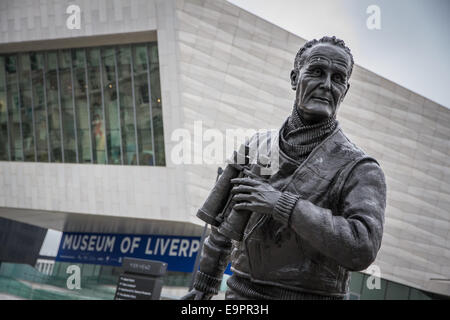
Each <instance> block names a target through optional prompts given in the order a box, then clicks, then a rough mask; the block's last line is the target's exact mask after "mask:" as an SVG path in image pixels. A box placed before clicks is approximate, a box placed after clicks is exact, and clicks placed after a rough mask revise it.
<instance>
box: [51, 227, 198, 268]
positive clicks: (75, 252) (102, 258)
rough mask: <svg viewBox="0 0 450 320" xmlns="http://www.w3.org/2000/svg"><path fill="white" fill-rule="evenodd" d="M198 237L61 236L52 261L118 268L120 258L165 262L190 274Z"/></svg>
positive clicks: (96, 234) (101, 234)
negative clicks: (56, 252) (55, 255)
mask: <svg viewBox="0 0 450 320" xmlns="http://www.w3.org/2000/svg"><path fill="white" fill-rule="evenodd" d="M199 247H200V237H184V236H162V235H136V234H107V233H75V232H64V233H63V236H62V238H61V243H60V244H59V250H58V255H57V257H56V259H55V260H56V261H64V262H74V263H91V264H102V265H110V266H121V265H122V260H123V258H124V257H130V258H140V259H148V260H158V261H163V262H167V264H168V270H170V271H180V272H192V270H193V268H194V264H195V257H196V256H197V252H198V249H199Z"/></svg>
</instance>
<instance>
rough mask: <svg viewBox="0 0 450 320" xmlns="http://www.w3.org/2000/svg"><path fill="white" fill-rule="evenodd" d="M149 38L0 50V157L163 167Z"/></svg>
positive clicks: (154, 49) (154, 54) (154, 56)
mask: <svg viewBox="0 0 450 320" xmlns="http://www.w3.org/2000/svg"><path fill="white" fill-rule="evenodd" d="M162 121H163V120H162V102H161V87H160V78H159V60H158V46H157V43H156V42H150V43H139V44H129V45H117V46H104V47H90V48H74V49H64V50H52V51H39V52H26V53H17V54H2V55H0V160H4V161H38V162H64V163H101V164H119V165H120V164H122V165H149V166H165V152H164V132H163V122H162Z"/></svg>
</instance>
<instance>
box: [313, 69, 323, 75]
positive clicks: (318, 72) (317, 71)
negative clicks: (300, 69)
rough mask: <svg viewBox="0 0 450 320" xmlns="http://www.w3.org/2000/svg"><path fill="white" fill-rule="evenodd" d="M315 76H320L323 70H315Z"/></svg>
mask: <svg viewBox="0 0 450 320" xmlns="http://www.w3.org/2000/svg"><path fill="white" fill-rule="evenodd" d="M312 74H313V76H320V75H321V74H322V70H321V69H320V68H315V69H313V70H312Z"/></svg>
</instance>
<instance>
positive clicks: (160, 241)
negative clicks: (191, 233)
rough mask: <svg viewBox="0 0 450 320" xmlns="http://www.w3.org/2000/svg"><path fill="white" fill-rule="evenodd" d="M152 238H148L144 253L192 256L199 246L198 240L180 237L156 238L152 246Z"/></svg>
mask: <svg viewBox="0 0 450 320" xmlns="http://www.w3.org/2000/svg"><path fill="white" fill-rule="evenodd" d="M152 243H153V242H152V239H151V238H148V240H147V244H146V246H145V254H146V255H161V256H163V255H165V254H168V255H169V256H171V257H192V255H193V254H194V253H196V252H197V251H198V249H199V247H200V241H198V240H195V239H192V240H189V239H180V238H166V239H164V238H156V239H155V242H154V247H152Z"/></svg>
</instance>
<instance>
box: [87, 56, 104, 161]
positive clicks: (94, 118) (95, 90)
mask: <svg viewBox="0 0 450 320" xmlns="http://www.w3.org/2000/svg"><path fill="white" fill-rule="evenodd" d="M87 64H88V91H89V103H90V113H91V128H92V150H93V154H92V156H93V160H94V163H108V162H107V160H106V134H105V122H104V119H105V117H104V114H103V102H102V91H101V90H102V89H101V82H100V49H88V50H87Z"/></svg>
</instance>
